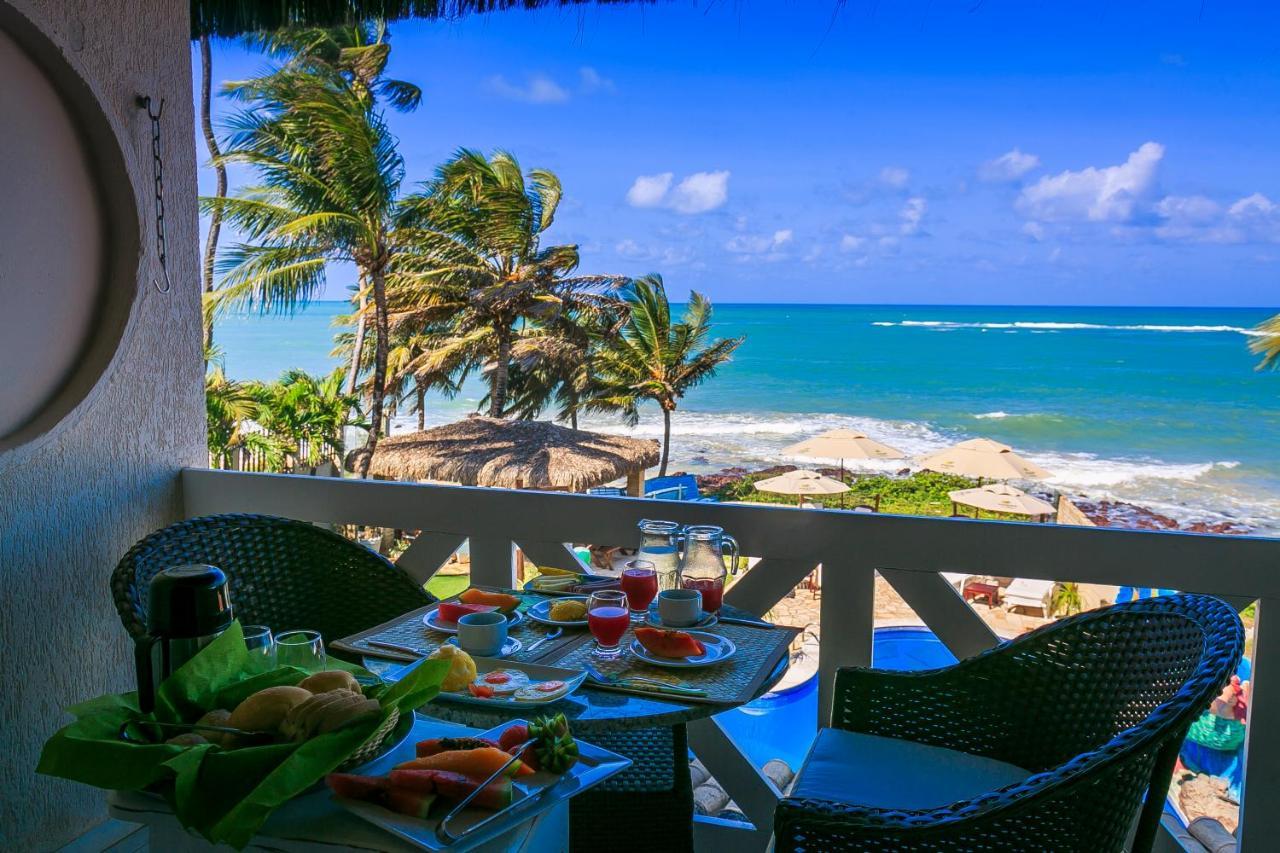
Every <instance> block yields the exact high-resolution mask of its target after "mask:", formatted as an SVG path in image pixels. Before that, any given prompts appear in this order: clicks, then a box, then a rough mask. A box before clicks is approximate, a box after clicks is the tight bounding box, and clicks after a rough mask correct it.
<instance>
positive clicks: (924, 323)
mask: <svg viewBox="0 0 1280 853" xmlns="http://www.w3.org/2000/svg"><path fill="white" fill-rule="evenodd" d="M871 325H873V326H902V327H906V328H911V327H916V328H927V329H935V330H938V329H947V330H951V329H983V330H986V329H1009V330H1015V331H1016V330H1018V329H1028V330H1037V331H1055V332H1069V331H1080V330H1100V331H1119V332H1188V333H1193V332H1199V333H1223V332H1230V333H1234V334H1237V335H1249V336H1254V335H1260V334H1262V333H1261V332H1259V331H1257V330H1256V329H1246V328H1243V327H1241V326H1195V325H1191V326H1171V325H1159V324H1151V323H1143V324H1135V325H1117V324H1110V323H1056V322H1032V321H1019V322H1011V323H977V322H975V323H959V322H954V321H951V320H901V321H899V322H896V323H891V322H886V321H877V322H874V323H872V324H871Z"/></svg>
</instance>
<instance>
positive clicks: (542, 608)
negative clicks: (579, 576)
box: [529, 595, 587, 628]
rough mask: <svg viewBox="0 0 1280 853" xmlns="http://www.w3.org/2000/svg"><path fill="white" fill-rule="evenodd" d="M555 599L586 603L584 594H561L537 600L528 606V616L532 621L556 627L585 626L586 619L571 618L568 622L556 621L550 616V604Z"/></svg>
mask: <svg viewBox="0 0 1280 853" xmlns="http://www.w3.org/2000/svg"><path fill="white" fill-rule="evenodd" d="M557 601H581V602H582V603H583V604H586V603H587V597H586V596H585V595H562V596H559V597H558V598H548V599H545V600H543V601H539V602H538V603H537V604H535V605H533V606H532V607H530V608H529V618H530V619H532V620H533V621H534V622H541V623H542V624H543V625H554V626H555V627H557V628H585V627H587V620H586V619H573V620H570V621H568V622H557V621H556V620H555V619H552V618H551V616H550V613H551V605H553V604H555V603H556V602H557Z"/></svg>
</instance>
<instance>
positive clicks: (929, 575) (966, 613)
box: [183, 469, 1280, 851]
mask: <svg viewBox="0 0 1280 853" xmlns="http://www.w3.org/2000/svg"><path fill="white" fill-rule="evenodd" d="M183 496H184V510H185V513H186V514H187V515H188V516H196V515H205V514H209V513H221V512H258V513H269V514H273V515H282V516H288V517H291V518H298V519H304V520H308V521H314V522H324V523H343V524H360V525H369V526H376V527H389V528H399V529H406V530H421V531H422V534H421V535H420V536H419V537H418V538H417V539H416V540H415V541H414V543H413V545H412V546H411V547H410V548H409V549H408V550H407V551H405V552H404V554H403V555H402V556H401V557H400V558H399V564H400V566H401V567H403V568H404V569H405V570H406V571H408V572H409V573H410V574H411V575H413V576H414V577H415V578H417V579H419V580H421V581H423V582H426V580H427V579H428V578H430V576H431V575H432V574H434V573H435V571H436V570H437V569H438V568H439V567H440V566H441V565H442V564H443V563H445V562H446V561H447V560H448V559H449V557H450V556H451V555H452V554H453V553H454V552H455V551H456V550H457V549H458V547H459V546H460V545H461V544H462V543H463V541H464V540H466V541H469V545H470V553H471V576H472V578H473V579H474V580H475V581H476V582H479V583H486V584H495V585H504V586H509V585H511V584H512V582H513V572H514V552H515V548H516V547H517V546H518V547H519V548H520V549H521V550H522V551H523V552H524V553H525V554H526V555H528V557H529V558H530V559H531V560H533V561H534V562H535V563H537V564H540V565H551V566H561V567H565V568H571V569H572V568H577V567H579V566H580V564H579V563H578V562H577V560H576V558H575V557H574V555H573V554H572V553H571V552H570V551H569V550H568V548H567V547H566V546H565V544H564V543H567V542H596V543H629V542H632V541H634V540H635V536H636V532H635V531H636V523H637V522H638V521H639V520H640V519H642V518H668V519H671V520H673V521H679V522H682V523H686V524H688V523H703V524H717V525H720V526H722V527H724V528H725V529H726V530H728V531H729V532H731V533H732V534H733V535H734V536H735V537H736V538H737V539H738V542H739V544H740V545H741V548H742V553H743V555H744V556H752V557H759V558H760V562H759V563H757V564H756V565H755V566H754V568H752V570H751V571H750V572H749V573H748V574H747V575H746V576H745V577H743V578H741V579H740V580H739V581H738V582H737V583H735V584H734V585H733V587H732V588H731V589H730V590H729V591H728V593H727V594H726V601H728V602H729V603H731V604H734V605H736V606H738V607H741V608H744V609H745V610H748V611H750V612H752V613H755V614H757V615H763V614H764V613H765V612H766V611H768V610H769V609H770V608H771V607H773V606H774V605H775V604H776V603H778V602H779V601H780V600H781V599H782V598H783V597H784V596H786V594H787V593H788V592H789V591H790V590H792V589H793V588H794V587H795V586H796V584H797V583H799V582H800V581H801V580H802V579H803V578H804V577H805V576H806V575H808V574H809V573H810V572H811V571H813V570H814V569H815V568H816V567H817V566H819V565H821V566H822V568H823V574H822V583H823V594H822V600H821V620H822V631H821V640H820V649H819V676H820V678H819V684H820V688H819V709H820V710H819V714H820V717H821V718H823V719H825V718H826V717H827V716H828V715H829V713H830V701H831V697H830V691H831V685H832V678H833V673H834V671H835V669H836V668H837V667H840V666H846V665H859V666H867V665H869V664H870V662H871V644H872V629H873V618H874V617H873V613H874V607H875V601H874V598H875V574H876V573H877V572H879V573H880V574H881V575H882V576H883V577H884V578H885V580H887V581H888V582H889V584H890V585H891V586H892V587H893V588H894V589H895V590H896V591H897V592H898V593H899V594H900V595H901V596H902V598H903V599H904V600H905V601H906V602H907V604H909V605H910V606H911V608H912V609H913V610H914V611H915V612H916V614H917V615H919V617H920V618H921V620H922V621H923V622H924V623H925V624H926V625H928V627H929V628H930V629H932V630H933V631H934V633H935V634H937V636H938V637H939V638H940V639H941V640H942V641H943V642H944V643H945V644H946V645H947V646H948V647H949V648H950V649H951V651H952V652H953V653H955V655H956V656H957V657H962V658H963V657H967V656H970V655H973V654H976V653H978V652H980V651H982V650H984V649H987V648H990V647H992V646H994V645H995V644H997V643H998V642H999V638H998V637H996V635H995V634H994V633H992V631H991V630H990V628H988V627H987V625H986V624H985V623H984V622H983V621H982V619H981V618H979V617H978V615H977V614H976V613H975V612H974V611H973V610H972V609H971V608H970V607H969V605H968V604H967V603H965V601H964V600H963V599H962V598H961V597H960V595H959V594H957V592H956V590H955V589H954V588H953V587H952V586H951V585H950V584H949V583H948V582H947V581H946V580H945V579H944V578H942V577H941V576H940V575H939V574H938V573H939V572H966V573H970V574H984V575H997V576H1013V577H1022V578H1035V579H1042V580H1054V581H1075V582H1083V583H1097V584H1113V585H1130V586H1139V587H1166V588H1173V589H1179V590H1184V591H1189V592H1202V593H1212V594H1214V595H1218V596H1221V597H1223V598H1225V599H1227V600H1228V601H1230V602H1231V603H1232V604H1233V605H1235V606H1236V607H1237V608H1244V607H1247V606H1248V605H1249V604H1250V603H1252V602H1255V601H1256V602H1258V607H1257V618H1256V622H1255V627H1254V636H1253V641H1254V642H1253V651H1252V654H1253V675H1254V686H1253V695H1252V700H1251V705H1250V709H1249V726H1248V740H1247V742H1246V746H1245V756H1246V759H1245V785H1244V797H1243V802H1242V806H1241V830H1240V840H1241V849H1242V850H1248V851H1255V850H1256V851H1261V850H1268V849H1273V846H1272V845H1273V843H1274V839H1275V838H1277V837H1280V710H1277V709H1278V708H1280V663H1277V673H1275V674H1273V673H1271V672H1270V670H1269V666H1270V662H1273V661H1275V662H1280V615H1277V614H1280V540H1273V539H1263V538H1256V537H1245V536H1210V535H1199V534H1184V533H1151V532H1143V531H1127V530H1113V529H1105V528H1089V527H1066V526H1058V525H1045V524H1018V523H1009V522H987V521H969V520H962V519H940V518H921V517H910V516H895V515H870V514H855V513H849V512H840V511H831V510H801V509H792V508H788V507H775V506H769V507H765V506H746V505H733V504H702V503H681V502H675V501H654V500H639V499H633V498H613V497H589V496H585V495H573V494H561V493H546V492H528V491H513V490H506V489H478V488H467V487H457V486H430V485H418V484H411V483H390V482H379V481H359V480H343V479H336V478H323V477H305V476H290V475H273V474H249V473H243V472H234V471H209V470H203V469H187V470H185V471H184V472H183ZM1264 616H1265V617H1267V620H1266V622H1265V623H1264ZM1271 623H1274V624H1271ZM1264 624H1265V625H1266V627H1265V628H1264ZM689 735H690V742H691V744H692V746H693V749H694V752H695V753H696V754H697V755H698V756H699V758H701V759H702V761H703V763H704V764H705V765H706V766H707V768H708V770H710V771H711V773H712V774H713V775H714V776H715V777H716V779H717V780H718V781H720V783H721V784H722V785H723V786H724V787H725V789H726V791H727V792H728V793H729V794H730V796H731V797H732V798H733V799H734V801H735V802H736V803H737V805H738V807H739V808H740V809H741V810H742V811H743V813H744V814H746V815H747V817H748V818H749V819H750V820H751V823H752V825H751V827H745V828H744V825H742V824H736V823H732V822H728V821H720V820H716V819H714V818H698V819H697V822H696V824H695V830H696V838H697V841H698V846H699V849H706V850H720V849H725V850H728V849H733V850H735V851H747V850H751V849H756V850H763V849H764V848H765V846H766V845H767V843H768V839H769V835H770V832H771V827H772V820H773V806H774V804H775V803H776V802H777V799H778V797H779V796H780V794H779V792H778V790H777V789H776V788H775V787H774V785H773V783H772V782H770V781H769V779H767V778H766V777H765V776H764V775H762V774H761V773H760V771H759V770H758V769H756V768H755V767H754V766H753V765H752V764H751V762H750V761H749V760H747V758H746V757H745V756H744V755H743V754H742V753H741V751H740V750H739V749H738V748H737V746H736V744H734V742H733V739H732V737H730V736H729V735H728V734H727V733H726V732H725V730H724V729H723V728H722V727H721V726H720V725H719V724H718V723H717V722H716V721H715V720H713V719H708V720H704V721H700V722H698V723H694V724H691V725H690V727H689ZM1160 844H1161V845H1162V846H1165V847H1166V848H1167V849H1177V848H1176V847H1174V846H1171V845H1174V844H1175V842H1174V841H1173V840H1172V838H1171V837H1169V836H1164V837H1162V839H1161V842H1160Z"/></svg>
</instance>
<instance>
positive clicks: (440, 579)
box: [427, 575, 471, 599]
mask: <svg viewBox="0 0 1280 853" xmlns="http://www.w3.org/2000/svg"><path fill="white" fill-rule="evenodd" d="M470 585H471V576H470V575H436V576H435V577H433V578H432V579H431V580H429V581H427V592H429V593H431V594H432V595H434V596H435V597H436V598H439V599H445V598H452V597H453V596H455V595H457V594H458V593H460V592H462V591H463V590H464V589H466V588H467V587H468V586H470Z"/></svg>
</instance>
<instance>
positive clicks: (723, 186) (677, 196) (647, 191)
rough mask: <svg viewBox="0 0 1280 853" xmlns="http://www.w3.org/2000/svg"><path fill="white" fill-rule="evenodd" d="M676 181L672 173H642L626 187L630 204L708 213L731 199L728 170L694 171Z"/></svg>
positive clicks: (680, 211)
mask: <svg viewBox="0 0 1280 853" xmlns="http://www.w3.org/2000/svg"><path fill="white" fill-rule="evenodd" d="M674 180H675V174H674V173H672V172H663V173H662V174H659V175H641V176H640V177H638V178H636V179H635V182H634V183H632V184H631V189H629V190H627V203H628V204H630V205H631V206H632V207H668V208H671V209H672V210H674V211H677V212H679V213H706V212H707V211H708V210H715V209H716V208H717V207H719V206H720V205H722V204H724V203H725V201H726V200H728V198H729V172H728V170H724V171H720V172H694V173H693V174H692V175H688V176H686V177H685V178H684V179H683V180H682V181H680V183H678V184H676V185H675V186H674V187H673V186H672V182H673V181H674ZM743 226H744V227H745V222H744V223H743Z"/></svg>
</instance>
